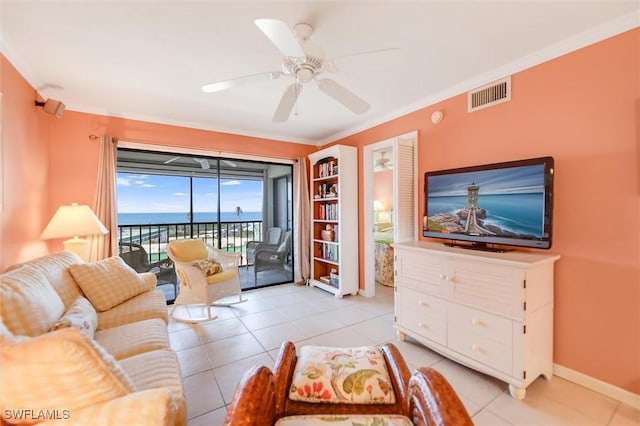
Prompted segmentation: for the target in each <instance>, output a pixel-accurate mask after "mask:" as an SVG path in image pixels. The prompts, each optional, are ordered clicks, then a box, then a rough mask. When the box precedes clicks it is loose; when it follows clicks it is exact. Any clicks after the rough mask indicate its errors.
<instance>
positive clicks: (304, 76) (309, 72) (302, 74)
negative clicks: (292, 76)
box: [296, 65, 313, 83]
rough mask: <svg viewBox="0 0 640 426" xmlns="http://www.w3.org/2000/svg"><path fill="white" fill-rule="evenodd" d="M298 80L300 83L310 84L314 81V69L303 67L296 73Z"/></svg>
mask: <svg viewBox="0 0 640 426" xmlns="http://www.w3.org/2000/svg"><path fill="white" fill-rule="evenodd" d="M296 78H297V79H298V81H299V82H300V83H308V82H310V81H311V80H312V79H313V69H312V68H311V67H306V66H304V65H303V66H302V67H301V68H300V69H299V70H298V71H297V72H296Z"/></svg>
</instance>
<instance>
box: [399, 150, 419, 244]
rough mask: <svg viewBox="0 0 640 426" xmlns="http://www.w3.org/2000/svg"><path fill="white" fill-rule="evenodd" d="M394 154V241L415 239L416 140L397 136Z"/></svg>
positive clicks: (416, 197)
mask: <svg viewBox="0 0 640 426" xmlns="http://www.w3.org/2000/svg"><path fill="white" fill-rule="evenodd" d="M393 156H394V159H393V164H394V167H393V173H394V179H393V194H394V201H393V207H394V210H393V223H394V224H393V234H394V235H393V241H394V242H396V243H402V242H405V241H414V240H416V239H417V238H416V232H417V231H416V229H417V226H418V224H417V206H416V203H417V202H418V193H417V190H416V184H417V182H416V174H415V173H416V146H415V141H414V140H413V139H409V138H396V141H395V144H394V149H393Z"/></svg>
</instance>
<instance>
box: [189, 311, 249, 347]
mask: <svg viewBox="0 0 640 426" xmlns="http://www.w3.org/2000/svg"><path fill="white" fill-rule="evenodd" d="M194 329H195V331H196V333H197V334H198V337H199V338H200V342H201V343H202V344H206V343H211V342H215V341H216V340H222V339H226V338H228V337H233V336H237V335H240V334H244V333H248V332H249V330H247V328H246V327H245V326H244V324H243V323H242V321H240V320H239V319H238V318H236V317H235V316H234V317H233V318H229V319H225V320H220V319H218V320H215V321H211V322H207V323H204V324H198V325H196V326H195V327H194Z"/></svg>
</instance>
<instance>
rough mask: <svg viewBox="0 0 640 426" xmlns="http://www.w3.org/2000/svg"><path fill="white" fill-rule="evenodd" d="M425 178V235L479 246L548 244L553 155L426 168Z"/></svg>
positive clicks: (545, 246)
mask: <svg viewBox="0 0 640 426" xmlns="http://www.w3.org/2000/svg"><path fill="white" fill-rule="evenodd" d="M424 184H425V185H424V188H425V197H424V199H425V217H424V221H423V231H422V234H423V236H425V237H433V238H443V239H447V240H449V244H451V245H460V242H462V245H463V246H465V247H470V248H481V249H491V248H492V246H491V245H493V244H497V245H509V246H521V247H533V248H541V249H548V248H549V247H551V224H552V214H553V158H552V157H541V158H532V159H527V160H518V161H509V162H504V163H495V164H486V165H481V166H473V167H463V168H458V169H448V170H438V171H430V172H426V173H425V176H424ZM469 243H471V244H469ZM494 249H496V250H500V248H499V247H497V248H494Z"/></svg>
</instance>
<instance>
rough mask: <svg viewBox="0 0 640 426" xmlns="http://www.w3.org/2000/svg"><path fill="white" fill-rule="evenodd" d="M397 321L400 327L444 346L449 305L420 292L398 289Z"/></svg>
mask: <svg viewBox="0 0 640 426" xmlns="http://www.w3.org/2000/svg"><path fill="white" fill-rule="evenodd" d="M396 297H397V298H398V300H396V321H397V323H398V324H399V325H401V326H403V327H406V328H408V329H410V330H411V331H413V332H415V333H417V334H419V335H421V336H423V337H426V338H428V339H431V340H433V341H435V342H437V343H440V344H442V345H444V344H445V342H446V335H447V326H446V319H447V304H446V302H445V301H443V300H441V299H438V298H437V297H432V296H429V295H427V294H424V293H420V292H418V291H414V290H411V289H406V288H398V291H397V293H396Z"/></svg>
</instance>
